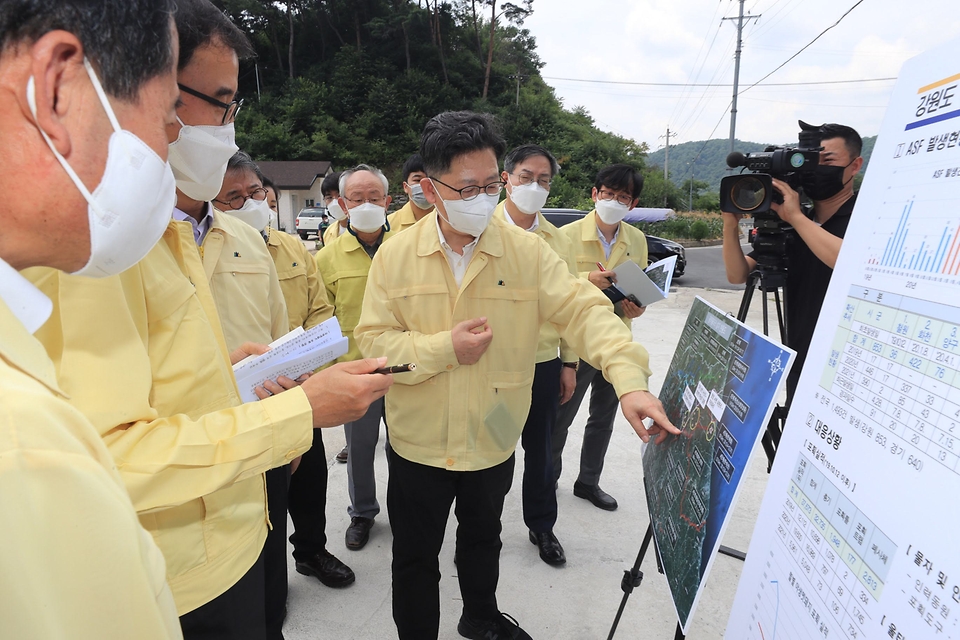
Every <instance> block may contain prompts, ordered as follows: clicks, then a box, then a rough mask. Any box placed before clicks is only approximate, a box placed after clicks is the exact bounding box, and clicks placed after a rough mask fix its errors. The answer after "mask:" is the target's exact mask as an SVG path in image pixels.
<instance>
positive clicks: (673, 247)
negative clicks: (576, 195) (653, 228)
mask: <svg viewBox="0 0 960 640" xmlns="http://www.w3.org/2000/svg"><path fill="white" fill-rule="evenodd" d="M541 213H543V216H544V217H545V218H546V219H547V220H549V221H550V222H552V223H553V224H554V225H555V226H557V227H562V226H563V225H565V224H570V223H571V222H576V221H577V220H579V219H580V218H582V217H583V216H585V215H587V213H589V212H588V211H580V210H579V209H544V210H543V211H542V212H541ZM674 255H675V256H677V265H676V266H675V267H674V268H673V277H674V278H679V277H680V276H682V275H683V272H684V270H685V269H686V268H687V255H686V253H685V252H684V250H683V245H681V244H680V243H678V242H674V241H673V240H667V239H666V238H658V237H657V236H649V235H648V236H647V264H653V263H654V262H656V261H658V260H663V259H664V258H669V257H670V256H674Z"/></svg>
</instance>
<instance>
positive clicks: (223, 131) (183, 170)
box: [169, 117, 240, 202]
mask: <svg viewBox="0 0 960 640" xmlns="http://www.w3.org/2000/svg"><path fill="white" fill-rule="evenodd" d="M177 120H178V121H179V122H180V124H181V125H182V126H181V127H180V134H179V135H178V136H177V139H176V140H174V141H173V142H171V143H170V152H169V153H170V166H171V167H173V175H174V177H176V179H177V188H178V189H180V191H182V192H183V193H185V194H186V195H187V196H188V197H190V198H193V199H194V200H199V201H201V202H209V201H210V200H213V199H214V198H216V197H217V194H218V193H220V188H221V187H222V186H223V176H224V174H226V172H227V161H228V160H230V158H231V157H233V154H235V153H236V152H237V150H239V148H240V147H238V146H237V145H236V144H235V143H234V138H235V132H234V128H233V123H232V122H231V123H230V124H222V125H218V126H199V125H197V126H195V125H189V124H183V121H182V120H180V118H179V117H178V118H177Z"/></svg>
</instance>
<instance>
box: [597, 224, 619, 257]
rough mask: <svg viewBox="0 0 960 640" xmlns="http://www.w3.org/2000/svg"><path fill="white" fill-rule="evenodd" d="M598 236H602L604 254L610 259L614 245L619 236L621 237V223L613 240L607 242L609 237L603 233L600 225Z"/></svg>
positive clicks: (601, 242)
mask: <svg viewBox="0 0 960 640" xmlns="http://www.w3.org/2000/svg"><path fill="white" fill-rule="evenodd" d="M597 237H598V238H600V244H601V245H603V254H604V255H605V256H607V260H609V259H610V252H611V251H612V250H613V245H615V244H617V238H619V237H620V225H617V232H616V233H614V234H613V240H611V241H610V242H607V239H606V238H605V237H604V235H603V231H600V227H597Z"/></svg>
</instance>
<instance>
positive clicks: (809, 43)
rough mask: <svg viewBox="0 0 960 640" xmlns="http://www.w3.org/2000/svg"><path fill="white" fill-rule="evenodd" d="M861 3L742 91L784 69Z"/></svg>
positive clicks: (859, 2) (858, 2)
mask: <svg viewBox="0 0 960 640" xmlns="http://www.w3.org/2000/svg"><path fill="white" fill-rule="evenodd" d="M861 4H863V0H857V1H856V2H855V3H854V5H853V6H852V7H850V8H849V9H847V11H846V13H844V14H843V15H842V16H840V17H839V18H838V19H837V21H836V22H834V23H833V24H832V25H830V26H829V27H827V28H826V29H824V30H823V31H821V32H820V33H819V34H817V37H816V38H814V39H813V40H811V41H810V42H808V43H807V44H806V45H804V46H803V48H802V49H800V51H797V52H796V53H795V54H793V55H792V56H790V57H789V58H787V59H786V60H784V61H783V62H782V63H781V64H780V66H779V67H777V68H776V69H774V70H773V71H771V72H770V73H768V74H767V75H765V76H763V77H762V78H760V79H759V80H757V81H756V82H754V83H753V84H752V85H750V86H749V87H747V88H746V89H744V90H743V91H741V92H740V93H746V92H747V91H749V90H750V89H753V88H754V87H755V86H757V85H758V84H760V83H761V82H763V81H764V80H766V79H767V78H769V77H770V76H772V75H773V74H775V73H776V72H777V71H780V69H783V67H785V66H786V64H787V63H788V62H790V61H791V60H793V59H794V58H796V57H797V56H798V55H800V54H801V53H803V52H804V51H805V50H806V49H807V48H808V47H810V45H812V44H813V43H814V42H816V41H817V40H819V39H820V37H821V36H822V35H823V34H825V33H826V32H827V31H830V29H833V28H834V27H835V26H837V25H838V24H840V23H841V22H842V21H843V19H844V18H846V17H847V16H848V15H850V12H851V11H853V10H854V9H856V8H857V7H859V6H860V5H861ZM887 79H889V80H894V79H895V78H887ZM814 84H827V83H826V82H823V83H814ZM767 86H771V85H767Z"/></svg>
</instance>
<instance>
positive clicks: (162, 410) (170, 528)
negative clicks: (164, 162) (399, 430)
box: [30, 0, 391, 639]
mask: <svg viewBox="0 0 960 640" xmlns="http://www.w3.org/2000/svg"><path fill="white" fill-rule="evenodd" d="M176 23H177V30H178V32H179V34H180V40H181V42H180V61H179V70H178V75H177V79H178V82H179V85H180V91H181V96H180V97H181V104H180V106H179V107H178V109H177V114H176V118H177V119H176V120H174V121H173V124H171V125H168V127H167V135H168V140H173V142H172V143H171V144H170V146H169V154H170V158H171V165H173V166H174V176H175V177H176V179H177V188H178V189H180V190H181V191H183V192H185V193H186V191H187V190H189V191H191V192H193V193H194V194H195V195H194V196H191V197H194V199H199V198H203V197H208V198H209V197H213V196H214V195H216V193H217V191H219V189H220V185H221V183H222V181H223V169H224V168H225V167H226V162H227V160H229V156H230V155H233V153H234V152H235V151H236V149H235V145H232V142H231V143H230V144H228V143H227V142H229V140H230V136H229V135H228V134H229V132H230V131H232V118H233V116H234V115H235V114H236V109H237V107H238V105H239V101H232V102H224V101H223V99H222V98H226V99H227V100H231V99H232V96H233V95H234V93H235V92H236V88H237V74H238V68H239V64H238V52H239V53H240V54H246V53H248V52H249V51H250V48H249V44H248V43H247V41H246V39H245V37H244V36H243V34H242V32H240V31H239V30H238V29H237V28H236V27H235V26H234V25H233V24H232V23H231V22H230V21H229V20H228V19H227V18H226V16H224V14H223V13H222V12H221V11H220V10H219V9H217V8H216V7H215V6H214V5H213V4H211V3H210V2H208V1H207V0H180V1H178V6H177V12H176ZM211 69H213V70H215V73H211V72H210V70H211ZM188 89H189V91H188ZM191 92H192V93H191ZM201 96H202V97H201ZM216 96H219V97H216ZM211 101H215V102H216V103H217V104H214V102H211ZM217 123H220V124H217ZM224 123H225V124H224ZM218 143H219V144H218ZM230 147H233V148H230ZM228 149H229V155H226V153H227V150H228ZM224 155H226V157H223V156H224ZM220 158H222V161H221V160H220ZM214 163H216V164H214ZM211 165H214V166H211ZM211 191H212V194H211ZM206 194H210V195H206ZM144 197H145V196H144V194H142V193H141V194H140V201H139V202H140V203H144V202H148V201H147V200H145V199H144ZM171 209H172V204H171ZM168 214H169V211H168ZM205 219H206V218H204V220H205ZM191 220H192V221H193V222H191V221H176V220H173V221H171V222H170V223H169V224H168V226H167V229H166V231H164V232H163V238H162V239H161V241H160V242H159V243H157V244H156V246H154V248H153V249H152V250H151V251H150V253H149V254H148V255H147V257H146V258H144V259H143V260H142V261H140V262H139V263H138V264H137V265H136V266H134V267H132V268H130V269H127V270H126V271H124V272H123V273H121V274H120V275H119V276H114V277H110V278H104V279H102V280H97V281H90V280H89V279H86V278H79V277H75V276H66V275H62V274H58V273H56V272H51V271H49V270H42V271H38V272H34V273H31V275H30V278H31V279H32V280H33V281H34V282H35V283H38V286H39V287H40V288H41V289H42V290H43V291H44V293H46V294H47V295H48V296H49V297H50V298H51V299H52V300H53V301H54V309H53V313H52V315H51V318H50V321H48V322H47V323H46V324H45V325H44V326H43V327H42V329H41V330H40V331H38V332H37V337H38V339H40V341H41V342H42V343H43V345H44V347H45V348H46V350H47V353H48V354H49V355H50V356H51V359H52V360H53V361H54V363H55V364H56V366H57V372H58V379H59V382H60V385H61V387H62V388H63V390H64V391H65V392H66V393H67V394H69V396H70V402H71V404H72V405H73V406H75V407H76V408H78V409H80V411H81V412H82V413H84V414H85V415H86V416H87V417H88V418H89V419H90V421H91V422H92V423H93V425H94V427H95V428H96V429H97V431H98V432H99V433H100V434H101V436H102V437H103V439H104V442H105V443H106V445H107V448H108V449H109V450H110V453H111V455H112V456H113V458H114V460H115V461H116V465H117V468H118V470H119V472H120V475H121V477H122V478H123V480H124V483H125V484H126V486H127V489H128V491H129V492H130V495H131V498H132V500H133V504H134V507H135V508H136V510H137V512H138V513H139V514H140V520H141V523H142V524H143V525H144V526H145V527H146V528H147V530H148V531H150V533H152V534H153V536H154V539H155V540H156V541H157V544H158V546H159V547H160V549H161V550H162V551H163V553H164V556H165V558H166V562H167V578H168V581H169V584H170V588H171V590H172V592H173V596H174V600H175V602H176V605H177V610H178V612H179V613H180V616H181V618H180V622H181V627H182V629H183V631H184V636H185V637H187V638H205V637H210V636H217V637H231V638H258V639H259V638H263V636H264V628H265V623H264V605H263V563H262V559H261V557H260V553H261V550H262V548H263V544H264V540H265V539H266V535H267V530H268V527H269V519H268V517H267V510H266V493H265V490H264V477H263V473H264V472H265V471H266V470H268V469H271V468H273V467H277V466H281V465H283V464H286V463H288V462H290V461H291V460H292V459H294V458H295V457H297V456H298V455H300V454H302V453H303V452H304V451H306V450H307V449H308V448H309V446H310V442H311V440H312V436H313V434H312V431H311V427H329V426H335V425H339V424H342V423H343V422H344V421H346V420H352V419H354V418H355V417H358V416H360V415H363V413H364V412H365V411H366V408H367V406H368V405H369V404H370V402H372V401H373V400H375V399H377V398H379V397H382V396H383V394H384V393H386V388H387V387H388V386H389V384H390V383H391V380H390V377H389V376H381V375H369V374H370V372H372V371H373V370H375V368H376V367H377V366H378V363H379V362H380V360H370V361H367V362H364V363H351V364H352V365H353V366H352V368H351V366H350V365H343V366H340V365H338V366H336V367H331V368H329V369H326V370H324V371H323V372H321V373H319V374H317V375H314V376H313V377H311V378H310V379H309V380H307V381H306V382H305V383H304V384H303V385H300V386H297V385H296V384H295V383H294V382H293V381H292V380H289V379H285V378H281V379H280V380H279V381H278V382H280V383H282V384H283V386H281V385H280V384H277V383H275V382H269V381H268V382H266V383H265V384H264V388H261V389H260V394H261V397H263V398H265V399H264V400H262V401H260V402H255V403H248V404H242V403H241V401H240V398H239V391H238V390H237V386H236V381H235V379H234V377H233V371H232V369H231V361H232V360H233V359H235V358H239V357H242V355H244V354H243V353H240V352H235V353H234V354H231V353H230V352H229V351H228V350H227V348H226V343H225V341H224V338H223V330H222V328H221V325H220V320H219V318H218V314H217V308H216V304H215V302H214V299H213V294H212V292H211V290H210V286H209V284H208V282H207V275H206V273H205V271H204V268H203V263H202V262H201V258H200V253H199V251H198V249H197V235H198V233H202V232H203V231H204V228H203V223H202V222H199V223H198V222H197V221H196V219H194V218H191ZM105 310H108V312H105ZM231 356H233V357H231ZM285 388H289V390H287V391H284V389H285ZM281 392H282V393H281ZM271 394H275V397H268V396H270V395H271Z"/></svg>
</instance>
